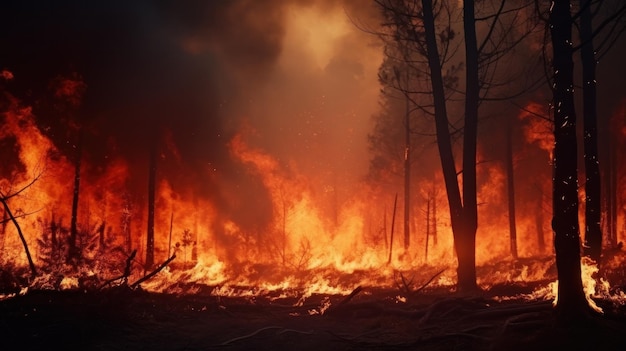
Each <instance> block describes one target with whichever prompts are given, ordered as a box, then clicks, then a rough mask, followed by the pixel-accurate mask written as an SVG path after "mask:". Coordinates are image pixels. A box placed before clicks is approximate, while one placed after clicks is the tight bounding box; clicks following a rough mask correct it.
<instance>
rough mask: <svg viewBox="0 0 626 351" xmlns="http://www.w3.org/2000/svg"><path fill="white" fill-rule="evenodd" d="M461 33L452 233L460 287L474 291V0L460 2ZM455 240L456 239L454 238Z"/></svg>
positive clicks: (476, 98) (476, 99)
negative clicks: (459, 165) (456, 229)
mask: <svg viewBox="0 0 626 351" xmlns="http://www.w3.org/2000/svg"><path fill="white" fill-rule="evenodd" d="M463 32H464V34H465V64H466V68H465V126H464V128H463V221H462V222H463V223H462V224H461V228H462V229H461V231H460V233H458V235H456V234H455V242H456V241H459V243H460V244H461V245H460V246H459V245H457V255H458V256H459V272H458V273H459V286H460V287H462V289H461V290H475V289H476V288H477V286H476V229H477V227H478V206H477V201H476V142H477V131H478V102H479V91H480V86H479V80H478V45H477V43H476V20H475V16H474V1H473V0H469V1H467V0H466V1H463ZM457 239H458V240H457Z"/></svg>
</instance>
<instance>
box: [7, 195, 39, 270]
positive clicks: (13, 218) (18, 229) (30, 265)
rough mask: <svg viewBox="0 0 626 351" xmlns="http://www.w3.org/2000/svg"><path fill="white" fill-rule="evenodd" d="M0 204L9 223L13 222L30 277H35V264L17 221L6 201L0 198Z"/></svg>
mask: <svg viewBox="0 0 626 351" xmlns="http://www.w3.org/2000/svg"><path fill="white" fill-rule="evenodd" d="M0 202H2V206H3V207H4V211H5V213H6V214H7V215H8V216H9V218H10V219H11V222H13V224H14V225H15V229H17V234H18V235H19V237H20V241H21V242H22V245H23V246H24V252H25V253H26V259H27V260H28V266H29V267H30V273H31V277H35V276H36V275H37V268H35V263H34V262H33V258H32V256H31V255H30V250H29V249H28V244H27V243H26V238H25V237H24V233H22V228H21V227H20V225H19V223H17V219H15V216H14V215H13V213H12V212H11V209H10V208H9V204H7V200H6V199H5V198H0Z"/></svg>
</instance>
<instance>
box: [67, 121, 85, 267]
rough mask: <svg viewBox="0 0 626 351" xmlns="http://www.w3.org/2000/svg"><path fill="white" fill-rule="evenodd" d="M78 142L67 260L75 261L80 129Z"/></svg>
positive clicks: (76, 259) (80, 144) (77, 253)
mask: <svg viewBox="0 0 626 351" xmlns="http://www.w3.org/2000/svg"><path fill="white" fill-rule="evenodd" d="M78 133H79V136H78V143H77V145H76V160H75V161H74V190H73V196H72V217H71V220H70V236H69V242H68V253H67V262H68V263H71V262H73V263H76V261H78V260H79V259H80V255H81V253H80V248H79V247H78V243H77V240H78V200H79V195H80V168H81V160H82V156H83V155H82V153H83V152H82V150H83V140H82V130H81V131H79V132H78Z"/></svg>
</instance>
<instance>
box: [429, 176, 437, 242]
mask: <svg viewBox="0 0 626 351" xmlns="http://www.w3.org/2000/svg"><path fill="white" fill-rule="evenodd" d="M431 198H432V200H433V205H432V206H433V209H432V212H433V214H432V216H431V217H432V225H433V230H432V231H431V234H430V235H431V236H432V237H433V246H437V191H436V190H435V187H434V186H433V192H432V195H431Z"/></svg>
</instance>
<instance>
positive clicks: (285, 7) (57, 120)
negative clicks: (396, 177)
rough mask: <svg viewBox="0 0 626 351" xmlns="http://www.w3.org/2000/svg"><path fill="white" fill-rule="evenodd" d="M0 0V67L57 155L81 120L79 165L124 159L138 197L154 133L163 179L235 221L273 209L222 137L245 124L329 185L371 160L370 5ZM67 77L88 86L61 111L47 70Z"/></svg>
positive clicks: (323, 0) (303, 0)
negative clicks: (82, 160)
mask: <svg viewBox="0 0 626 351" xmlns="http://www.w3.org/2000/svg"><path fill="white" fill-rule="evenodd" d="M2 6H3V11H2V15H0V16H1V17H2V18H1V19H0V20H1V22H2V24H0V33H2V34H0V47H2V48H3V52H4V54H3V55H2V57H0V69H6V70H9V71H10V72H12V73H13V74H14V75H15V78H14V79H13V80H12V81H11V82H10V84H6V86H7V89H9V90H11V91H12V92H13V93H14V94H15V95H16V96H19V97H21V98H23V99H24V100H25V102H26V103H28V104H31V105H32V106H33V113H34V115H35V116H36V118H37V123H38V124H39V125H40V126H41V128H42V130H45V131H46V132H47V134H48V135H49V137H50V138H51V139H52V140H53V142H54V143H55V144H56V145H57V146H58V147H59V148H60V149H61V150H65V152H66V153H69V152H71V149H72V147H73V146H74V145H75V144H76V143H77V142H78V139H77V137H76V135H74V134H75V133H72V131H71V130H70V129H69V128H70V125H71V124H78V125H80V126H82V129H83V133H84V134H85V135H86V136H85V137H84V138H83V140H84V141H83V143H84V145H83V153H84V157H85V158H87V159H88V161H89V162H87V164H88V165H91V166H90V167H85V169H86V171H87V172H91V173H98V172H103V171H104V170H106V167H107V164H108V163H110V162H112V160H118V159H123V160H126V161H127V162H128V163H129V164H130V172H131V176H130V184H129V188H131V189H133V191H134V192H136V195H137V196H138V198H139V199H144V197H145V192H144V189H147V185H146V182H147V174H148V164H147V160H148V155H149V152H150V148H151V147H152V146H153V144H154V143H155V141H154V140H157V141H156V145H157V148H158V151H159V155H160V158H159V166H158V167H159V169H158V174H159V177H161V178H162V179H167V180H168V182H170V183H171V185H172V188H173V190H174V191H175V192H178V193H180V194H193V195H189V196H201V197H203V198H207V199H210V200H211V201H212V202H214V203H216V204H217V206H218V207H220V210H221V211H223V213H224V214H225V215H227V216H230V217H229V218H233V217H235V218H236V217H239V219H238V221H239V222H240V223H239V224H240V225H243V226H244V227H245V226H246V225H247V226H248V227H249V226H252V225H253V224H252V223H257V225H258V223H263V222H267V221H268V220H269V218H270V217H271V213H268V207H269V197H268V194H267V193H266V190H265V189H264V188H263V185H262V184H261V183H260V181H259V180H257V179H255V178H254V177H252V176H251V175H250V174H249V172H247V171H246V169H245V167H244V166H243V165H242V164H240V163H238V162H237V161H234V160H233V158H232V157H231V155H230V154H229V150H228V143H229V141H230V140H231V139H232V138H233V136H234V135H236V134H237V133H239V132H240V131H242V130H247V131H250V132H249V133H247V134H246V137H247V138H248V139H249V142H250V143H251V144H252V145H253V146H254V147H258V148H260V149H263V150H267V152H269V153H270V154H271V155H274V156H275V157H276V158H277V159H278V160H279V162H281V164H282V165H283V166H284V167H286V168H290V167H291V168H293V169H294V170H297V171H300V172H306V173H309V174H310V175H311V176H312V177H314V178H316V177H317V179H322V178H323V179H324V182H331V181H332V182H333V184H331V185H332V186H339V185H341V184H342V183H343V184H350V183H351V182H352V181H353V180H354V179H356V178H357V177H358V176H359V175H360V173H362V172H364V170H365V168H366V165H367V155H366V150H367V147H366V137H365V136H366V134H367V132H368V130H369V127H370V126H369V122H368V121H369V118H370V115H371V114H372V113H373V112H374V110H375V109H376V108H377V93H378V87H377V84H376V70H377V68H378V64H379V62H380V50H379V48H377V47H375V38H374V37H373V36H371V35H370V34H367V33H364V32H362V31H361V30H359V29H358V28H357V27H356V26H355V25H354V24H353V23H351V22H350V18H354V19H357V20H358V21H362V22H364V23H366V22H368V21H369V23H377V21H376V20H375V18H376V9H375V8H374V7H373V5H372V6H370V5H367V6H363V3H362V2H359V1H348V0H346V1H339V2H337V1H330V0H319V1H314V0H297V1H280V0H272V1H262V2H261V1H250V0H232V1H226V0H224V1H201V0H192V1H165V0H159V1H132V2H128V1H122V0H113V1H106V2H95V3H94V2H84V1H73V0H60V1H55V2H53V3H50V2H45V1H36V0H33V1H9V2H8V3H6V2H5V3H3V5H2ZM348 15H349V16H350V18H349V17H348ZM72 76H80V77H81V79H82V82H84V85H85V87H86V88H85V89H84V91H83V94H81V96H82V98H81V100H82V101H80V103H79V102H76V101H75V102H73V103H72V104H73V105H75V106H80V107H79V108H72V109H69V108H66V107H67V106H62V104H60V102H59V97H58V96H55V94H57V92H58V86H57V85H55V84H54V83H53V82H55V81H58V80H59V79H60V78H59V77H72ZM233 196H235V197H238V199H237V200H233V199H232V197H233ZM244 199H246V201H244ZM250 199H253V200H250ZM269 211H270V212H271V210H269ZM243 214H245V215H243ZM251 214H254V215H251ZM259 217H261V218H259Z"/></svg>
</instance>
